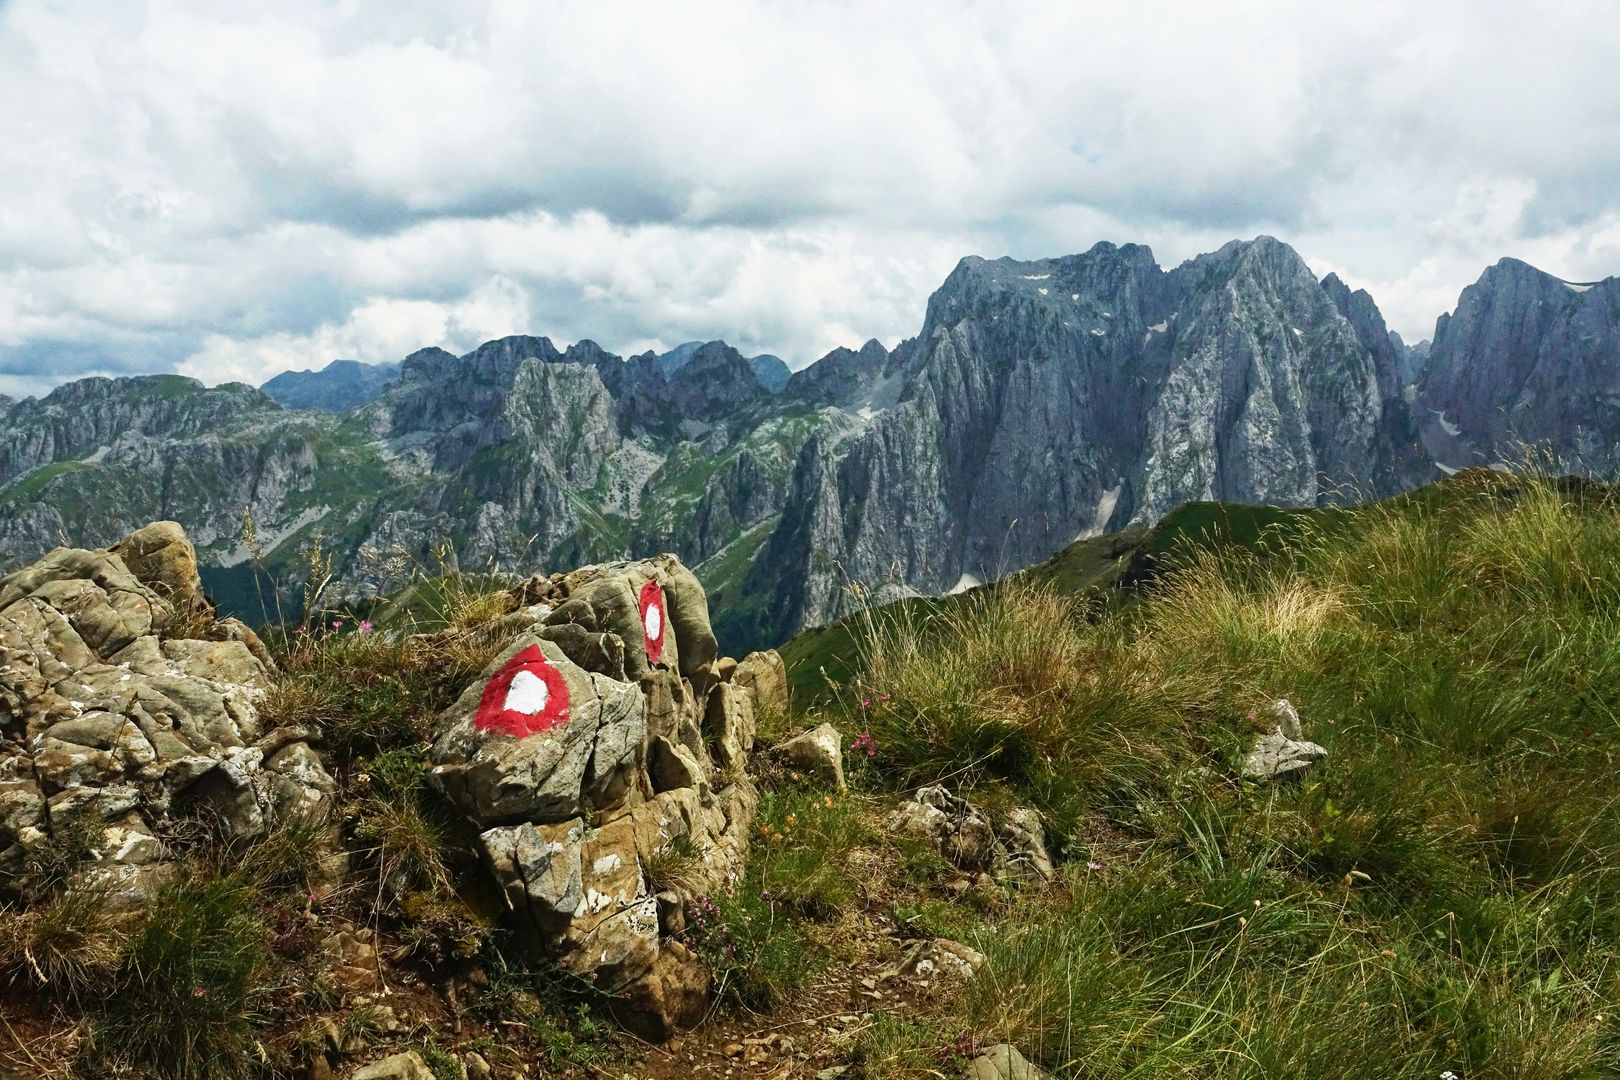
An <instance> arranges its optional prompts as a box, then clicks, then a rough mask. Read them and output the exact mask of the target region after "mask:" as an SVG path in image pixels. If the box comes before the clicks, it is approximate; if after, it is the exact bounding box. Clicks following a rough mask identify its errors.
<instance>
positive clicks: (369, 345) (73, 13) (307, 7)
mask: <svg viewBox="0 0 1620 1080" xmlns="http://www.w3.org/2000/svg"><path fill="white" fill-rule="evenodd" d="M1611 13H1612V7H1611V5H1610V4H1609V3H1607V2H1606V0H1557V2H1553V3H1548V4H1541V5H1536V6H1535V7H1534V8H1527V7H1525V6H1523V5H1518V4H1513V3H1510V2H1508V0H1472V2H1469V0H1437V2H1436V3H1433V4H1429V5H1421V6H1419V5H1411V4H1406V3H1400V2H1396V0H1369V2H1367V3H1363V4H1359V5H1354V6H1352V7H1340V8H1336V9H1311V10H1309V11H1306V10H1305V9H1302V8H1300V7H1299V6H1298V5H1296V4H1291V3H1285V2H1283V0H1270V2H1265V3H1255V4H1249V5H1242V6H1235V5H1192V4H1187V3H1185V2H1177V0H1152V2H1147V3H1139V4H1132V5H1110V6H1106V7H1104V6H1098V5H1072V6H1071V7H1069V8H1066V9H1065V8H1052V7H1051V6H1047V7H1030V6H1029V5H1021V4H1016V3H1013V2H1012V0H1002V2H996V0H991V2H977V3H956V4H944V3H938V2H930V3H924V2H922V0H908V2H897V3H893V4H883V5H844V4H823V5H809V4H802V5H801V4H773V5H763V4H756V3H747V2H744V0H732V2H710V0H693V2H691V3H684V4H653V3H636V4H624V5H620V4H601V3H599V2H585V0H555V2H552V3H547V4H544V5H536V4H532V3H527V2H523V0H481V2H475V3H467V4H455V5H450V4H429V3H398V2H396V3H390V4H387V5H384V4H381V3H380V2H376V0H344V2H342V3H338V4H330V3H323V2H318V0H292V2H289V3H286V4H278V5H270V6H266V5H263V4H246V3H241V2H221V0H210V2H208V3H203V2H201V0H154V2H152V3H150V4H145V5H131V4H118V3H110V2H109V3H92V2H84V0H79V2H67V3H46V2H45V0H13V2H11V3H9V4H5V5H3V6H0V100H4V101H6V102H8V103H14V102H15V103H23V105H22V107H8V108H7V109H5V110H0V385H3V386H11V387H23V386H27V387H30V388H38V387H40V386H46V385H49V384H50V383H51V382H53V381H58V380H60V379H64V378H70V377H75V376H77V375H79V374H83V373H87V372H90V371H140V370H160V369H175V368H178V369H181V370H185V371H188V372H191V373H194V374H197V375H199V376H200V377H203V378H205V379H209V380H212V381H217V380H222V379H226V378H245V379H249V380H251V381H260V380H261V379H262V378H264V377H265V376H267V375H268V374H270V373H272V371H273V370H274V369H275V368H276V367H277V366H278V365H279V366H299V367H303V366H318V365H321V364H324V363H325V362H326V361H328V360H330V359H331V358H333V357H334V356H353V357H359V358H364V359H388V358H395V357H397V356H400V355H403V354H404V353H407V352H409V351H411V350H412V349H414V348H417V347H420V346H423V345H429V344H442V345H445V346H447V347H451V348H461V347H470V346H471V345H474V344H477V341H478V340H479V339H480V337H481V336H484V335H495V334H499V333H505V332H535V333H545V334H548V335H550V336H553V337H554V338H556V339H558V340H561V341H567V340H575V339H578V338H581V337H591V338H593V339H596V340H598V341H599V342H601V343H602V344H603V345H604V346H606V347H608V348H610V349H615V350H618V351H629V350H631V349H635V348H643V347H647V346H648V345H649V343H656V344H658V345H670V344H674V343H675V342H678V341H680V340H683V339H686V338H692V337H702V338H708V337H718V336H723V337H726V338H727V339H728V340H731V341H733V342H734V343H736V344H738V345H739V347H742V348H745V349H760V350H768V351H773V352H777V353H779V354H781V355H783V356H784V357H786V358H788V359H789V360H790V362H793V363H795V364H802V363H805V362H808V361H809V360H811V359H814V358H815V357H816V356H818V355H820V354H821V353H822V352H824V351H825V350H826V349H827V348H830V347H832V346H833V345H838V344H850V345H853V344H858V343H859V342H860V341H861V340H864V339H865V338H866V337H870V336H877V337H879V338H882V339H884V340H886V341H890V342H892V341H893V340H894V339H897V338H899V337H901V336H904V335H906V334H909V333H914V332H915V331H916V329H917V328H918V327H919V326H920V324H921V320H922V312H923V304H924V302H925V300H926V297H927V294H928V292H929V291H930V290H931V289H932V288H933V287H935V286H936V285H937V284H938V283H939V281H940V280H941V279H942V278H943V276H944V274H945V273H946V272H948V270H949V269H950V267H951V266H952V265H953V264H954V263H955V261H956V259H957V258H958V257H960V256H961V255H965V254H971V253H978V254H985V255H992V256H993V255H998V254H1003V253H1008V254H1016V255H1019V256H1024V257H1033V256H1041V255H1055V254H1062V253H1067V252H1072V251H1079V250H1084V249H1085V248H1087V247H1089V246H1090V245H1091V244H1092V243H1094V242H1096V241H1097V240H1101V239H1109V240H1115V241H1119V242H1123V241H1133V240H1134V241H1140V242H1146V243H1149V244H1151V245H1152V246H1153V247H1154V250H1155V252H1156V254H1157V255H1158V256H1159V258H1160V261H1161V262H1162V263H1164V264H1166V265H1169V264H1173V263H1174V262H1177V261H1179V260H1181V259H1183V258H1186V257H1188V256H1190V255H1193V254H1195V253H1197V252H1198V251H1202V250H1209V249H1211V248H1213V247H1215V246H1218V245H1219V244H1220V243H1222V242H1224V241H1225V240H1228V239H1231V238H1232V237H1235V236H1252V235H1254V234H1256V233H1259V232H1271V233H1273V234H1275V235H1279V236H1281V237H1283V238H1284V239H1286V240H1289V241H1291V242H1293V243H1294V244H1295V245H1296V246H1297V247H1299V248H1300V250H1301V252H1302V253H1303V254H1305V255H1306V257H1307V259H1309V260H1310V261H1311V262H1312V265H1313V266H1314V267H1316V268H1317V269H1318V270H1323V271H1324V272H1325V270H1326V269H1328V268H1333V269H1338V270H1340V271H1341V273H1343V275H1344V276H1345V277H1346V279H1347V280H1349V281H1351V282H1352V283H1354V284H1357V285H1362V286H1365V287H1367V288H1368V289H1369V291H1371V292H1372V293H1373V295H1374V297H1375V298H1376V299H1377V300H1378V302H1379V304H1380V306H1381V307H1382V308H1383V309H1384V311H1385V314H1386V316H1387V317H1388V319H1389V321H1390V323H1391V325H1393V326H1394V327H1395V328H1396V329H1399V330H1400V331H1401V332H1402V333H1403V334H1404V335H1406V336H1407V337H1409V338H1414V339H1415V338H1419V337H1425V336H1428V334H1429V332H1430V329H1431V328H1432V324H1433V319H1434V316H1435V315H1437V314H1438V313H1439V312H1440V311H1441V310H1444V309H1446V308H1448V307H1450V306H1451V305H1452V304H1453V303H1454V302H1455V299H1456V294H1457V292H1458V291H1459V290H1460V289H1461V287H1462V286H1463V285H1465V284H1467V283H1468V282H1470V281H1472V280H1473V279H1474V278H1475V277H1477V276H1478V274H1479V272H1480V271H1481V270H1482V269H1483V268H1484V266H1485V265H1487V264H1489V263H1491V262H1494V261H1495V260H1496V259H1498V258H1500V257H1502V256H1503V255H1515V256H1518V257H1521V258H1525V259H1527V260H1528V261H1531V262H1535V263H1537V264H1538V265H1543V266H1544V267H1545V268H1546V269H1548V270H1550V271H1552V272H1554V273H1557V274H1560V275H1561V276H1565V277H1585V278H1593V277H1601V276H1605V275H1607V274H1610V273H1614V272H1617V271H1620V240H1617V239H1616V237H1617V236H1620V233H1617V232H1616V229H1617V228H1620V225H1617V224H1616V222H1617V221H1620V189H1617V188H1616V187H1615V185H1614V184H1613V182H1612V178H1613V177H1614V176H1615V175H1617V174H1620V142H1617V141H1616V140H1614V139H1612V138H1605V137H1603V136H1604V133H1606V132H1613V131H1614V130H1617V128H1620V93H1617V92H1616V91H1617V90H1620V76H1617V75H1616V74H1615V71H1616V70H1617V68H1616V66H1615V63H1614V61H1615V60H1616V58H1617V57H1620V20H1615V19H1613V18H1612V17H1611Z"/></svg>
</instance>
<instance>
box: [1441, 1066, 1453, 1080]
mask: <svg viewBox="0 0 1620 1080" xmlns="http://www.w3.org/2000/svg"><path fill="white" fill-rule="evenodd" d="M1440 1080H1457V1074H1456V1073H1454V1072H1452V1071H1451V1070H1450V1069H1447V1070H1446V1071H1445V1072H1443V1073H1441V1074H1440Z"/></svg>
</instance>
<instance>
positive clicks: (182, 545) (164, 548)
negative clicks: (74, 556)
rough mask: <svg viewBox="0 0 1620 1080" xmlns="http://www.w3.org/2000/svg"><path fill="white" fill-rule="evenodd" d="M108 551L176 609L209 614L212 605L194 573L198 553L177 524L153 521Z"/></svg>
mask: <svg viewBox="0 0 1620 1080" xmlns="http://www.w3.org/2000/svg"><path fill="white" fill-rule="evenodd" d="M108 551H110V552H111V553H112V554H114V555H117V556H118V557H119V558H120V559H122V560H123V561H124V565H125V566H126V567H128V568H129V572H130V573H132V574H134V575H135V576H136V577H137V578H138V579H140V581H141V582H143V583H144V584H145V585H147V586H148V587H149V588H150V589H151V590H152V591H153V592H155V593H157V594H158V595H159V596H161V597H163V598H164V599H165V600H167V601H169V603H170V604H172V605H174V607H175V609H176V610H178V611H184V612H188V613H189V612H196V613H208V612H212V610H213V605H212V604H210V603H209V602H208V599H207V597H205V596H204V595H203V589H202V579H201V578H200V577H199V576H198V574H197V551H196V549H195V548H193V547H192V546H191V541H190V540H189V539H187V538H186V532H185V530H184V529H182V528H181V527H180V525H179V523H178V522H174V521H154V522H152V524H150V525H147V526H146V527H144V528H140V529H136V530H135V531H134V532H132V533H130V534H129V535H128V536H126V537H124V538H123V539H122V540H120V541H118V543H116V544H114V545H113V546H112V547H111V548H109V549H108Z"/></svg>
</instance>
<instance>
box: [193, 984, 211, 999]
mask: <svg viewBox="0 0 1620 1080" xmlns="http://www.w3.org/2000/svg"><path fill="white" fill-rule="evenodd" d="M191 996H192V997H194V998H200V997H207V996H208V991H207V990H205V989H203V988H202V987H200V986H199V987H196V988H195V989H194V990H192V991H191Z"/></svg>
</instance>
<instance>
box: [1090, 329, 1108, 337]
mask: <svg viewBox="0 0 1620 1080" xmlns="http://www.w3.org/2000/svg"><path fill="white" fill-rule="evenodd" d="M1091 336H1092V337H1107V336H1108V331H1106V330H1093V331H1092V332H1091Z"/></svg>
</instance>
